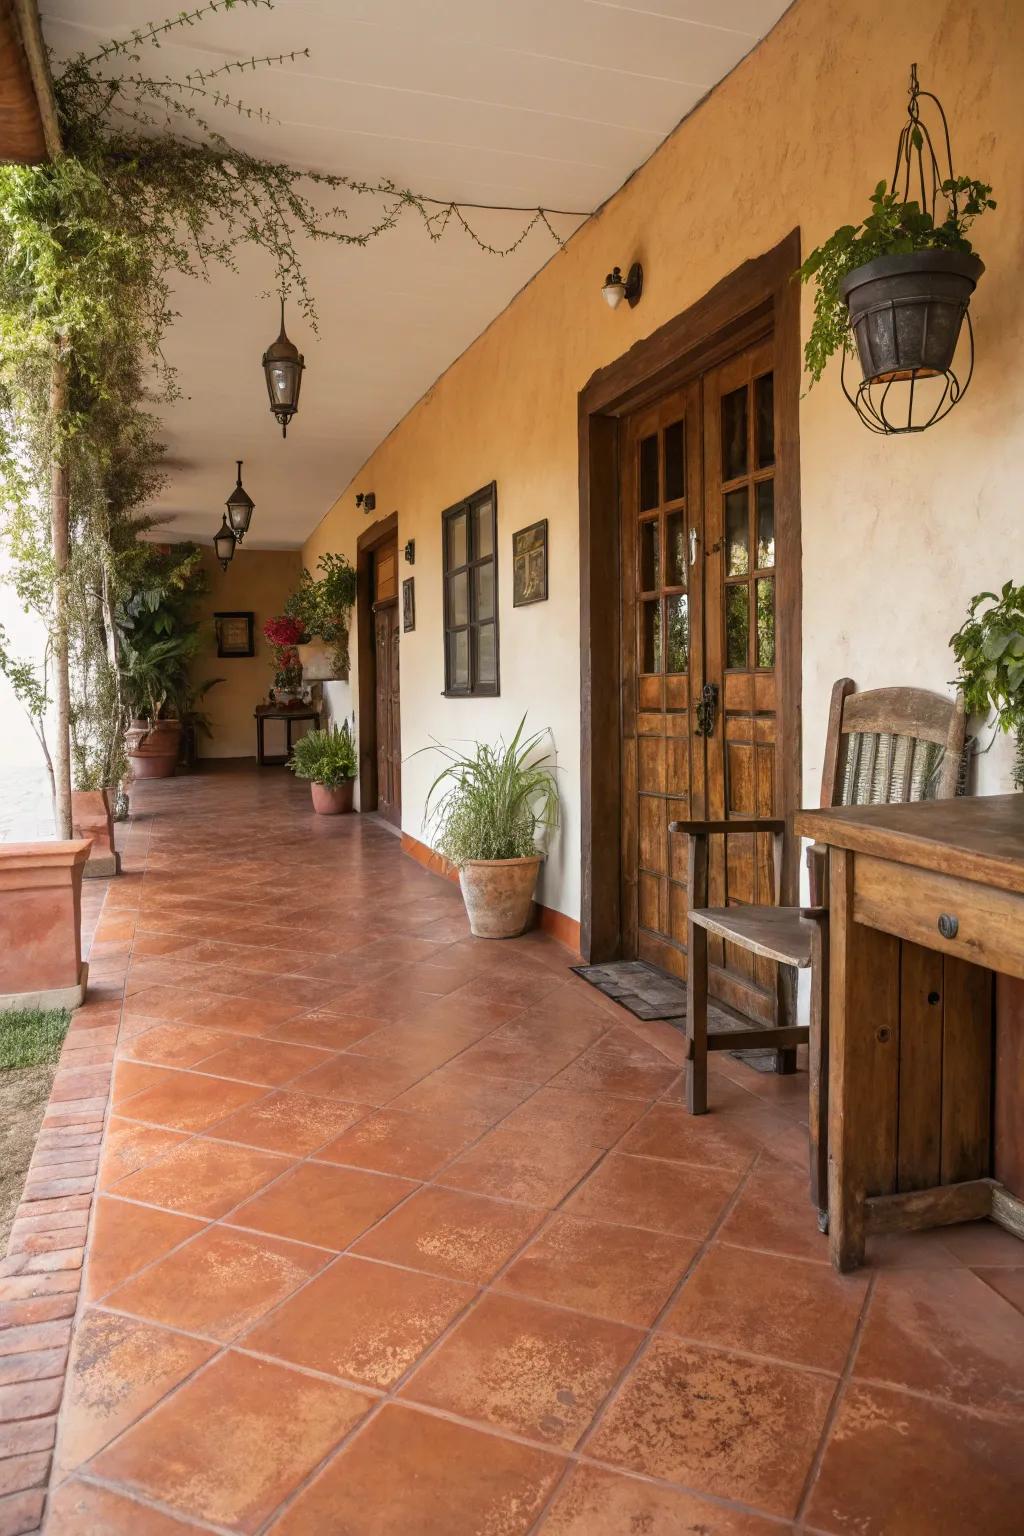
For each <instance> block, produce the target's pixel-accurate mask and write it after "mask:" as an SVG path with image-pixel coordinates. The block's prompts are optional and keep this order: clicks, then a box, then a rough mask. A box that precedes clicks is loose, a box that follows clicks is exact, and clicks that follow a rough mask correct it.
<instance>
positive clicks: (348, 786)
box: [309, 779, 355, 816]
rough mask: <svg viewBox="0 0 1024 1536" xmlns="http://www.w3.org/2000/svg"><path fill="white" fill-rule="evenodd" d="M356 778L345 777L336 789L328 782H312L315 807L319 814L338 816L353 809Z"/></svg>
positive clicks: (311, 789)
mask: <svg viewBox="0 0 1024 1536" xmlns="http://www.w3.org/2000/svg"><path fill="white" fill-rule="evenodd" d="M354 784H355V779H345V780H344V781H343V782H342V783H341V784H339V785H338V786H337V788H336V789H331V788H330V787H329V786H328V785H327V784H315V783H311V784H310V786H309V788H310V791H311V793H312V796H313V809H314V811H316V813H317V815H318V816H338V815H340V814H341V812H342V811H350V810H351V809H352V789H353V786H354Z"/></svg>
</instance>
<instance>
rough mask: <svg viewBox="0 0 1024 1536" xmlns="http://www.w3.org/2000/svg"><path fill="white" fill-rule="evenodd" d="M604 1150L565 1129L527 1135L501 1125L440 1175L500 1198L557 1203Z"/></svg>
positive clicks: (449, 1183)
mask: <svg viewBox="0 0 1024 1536" xmlns="http://www.w3.org/2000/svg"><path fill="white" fill-rule="evenodd" d="M603 1156H604V1151H603V1148H601V1147H598V1146H592V1145H588V1143H587V1142H581V1141H579V1140H577V1139H576V1138H575V1137H572V1136H566V1135H565V1134H564V1132H553V1131H548V1133H547V1134H538V1135H537V1136H535V1137H533V1138H526V1137H524V1136H523V1134H522V1132H521V1131H517V1130H504V1129H502V1127H501V1126H499V1127H498V1129H497V1130H494V1131H489V1132H488V1134H487V1135H486V1136H484V1137H483V1138H482V1140H480V1141H478V1142H477V1143H476V1144H475V1145H474V1146H472V1147H471V1148H470V1149H469V1151H467V1152H464V1153H463V1154H462V1155H461V1156H460V1157H458V1158H456V1160H455V1162H454V1163H452V1164H451V1166H450V1167H448V1168H446V1169H445V1170H444V1173H443V1174H440V1175H439V1176H438V1180H439V1182H440V1183H442V1184H445V1185H447V1186H449V1187H450V1188H452V1189H465V1190H471V1191H473V1192H474V1193H476V1194H479V1195H493V1196H495V1197H496V1198H497V1199H500V1200H519V1201H523V1202H524V1203H525V1204H527V1205H546V1206H555V1205H557V1204H558V1203H559V1201H560V1200H563V1199H564V1198H565V1196H566V1195H567V1194H568V1193H569V1191H570V1190H572V1189H574V1188H575V1187H576V1185H577V1184H578V1183H579V1182H580V1180H581V1179H582V1178H583V1177H584V1176H585V1175H586V1174H587V1173H588V1172H589V1171H590V1169H591V1168H593V1166H594V1164H595V1163H596V1162H597V1160H598V1159H599V1158H601V1157H603Z"/></svg>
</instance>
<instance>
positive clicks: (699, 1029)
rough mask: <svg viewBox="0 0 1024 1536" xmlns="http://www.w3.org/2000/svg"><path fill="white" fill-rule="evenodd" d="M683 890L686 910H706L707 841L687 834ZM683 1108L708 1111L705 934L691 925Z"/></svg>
mask: <svg viewBox="0 0 1024 1536" xmlns="http://www.w3.org/2000/svg"><path fill="white" fill-rule="evenodd" d="M687 890H688V895H689V902H690V908H691V910H693V909H694V908H697V907H704V906H707V900H708V839H707V837H706V836H704V835H703V834H700V833H698V834H696V835H694V834H693V833H691V834H690V840H689V848H688V849H687ZM686 951H687V959H686V1033H687V1036H688V1040H687V1044H688V1045H689V1060H688V1061H687V1064H686V1107H687V1109H688V1110H689V1111H690V1114H691V1115H706V1114H707V1111H708V933H707V929H706V928H698V927H697V924H696V923H694V922H692V921H691V922H688V923H687V925H686Z"/></svg>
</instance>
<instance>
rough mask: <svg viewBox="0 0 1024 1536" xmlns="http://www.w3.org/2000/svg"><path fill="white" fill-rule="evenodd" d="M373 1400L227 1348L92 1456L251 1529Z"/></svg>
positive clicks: (103, 1471)
mask: <svg viewBox="0 0 1024 1536" xmlns="http://www.w3.org/2000/svg"><path fill="white" fill-rule="evenodd" d="M370 1401H371V1400H370V1399H368V1398H366V1397H365V1396H363V1395H362V1394H361V1393H357V1392H353V1391H352V1390H351V1389H350V1388H348V1387H343V1386H340V1385H335V1384H334V1383H333V1382H329V1381H323V1380H320V1379H318V1378H316V1377H313V1376H308V1375H305V1374H303V1373H301V1372H299V1371H293V1370H290V1369H288V1368H287V1367H285V1366H281V1365H276V1364H272V1363H271V1362H269V1361H265V1360H255V1359H253V1358H251V1357H250V1356H246V1355H239V1354H235V1353H229V1354H227V1355H224V1356H222V1357H221V1358H220V1359H219V1360H216V1361H214V1362H213V1364H212V1365H211V1366H210V1367H209V1368H208V1369H207V1370H205V1371H202V1372H200V1373H199V1374H198V1375H197V1376H196V1377H195V1379H194V1380H193V1381H191V1382H189V1383H188V1385H187V1386H185V1387H182V1388H181V1389H180V1390H179V1391H177V1392H175V1393H174V1394H173V1395H172V1396H171V1397H169V1398H168V1399H167V1400H166V1401H165V1402H163V1403H161V1404H160V1406H159V1407H158V1408H157V1409H156V1410H155V1412H153V1413H151V1414H150V1415H149V1417H148V1418H146V1419H145V1420H144V1421H143V1422H142V1423H141V1424H136V1425H135V1427H134V1428H133V1429H131V1430H129V1431H128V1433H127V1434H125V1435H122V1437H121V1439H120V1440H119V1441H118V1442H117V1444H116V1445H114V1446H111V1447H110V1448H109V1449H108V1450H107V1451H105V1452H104V1453H103V1454H102V1455H101V1456H99V1457H98V1458H97V1459H96V1461H95V1463H94V1467H95V1471H96V1472H97V1474H98V1475H99V1476H100V1477H101V1478H103V1479H105V1480H109V1481H112V1482H116V1483H122V1484H124V1485H125V1487H126V1488H128V1489H129V1490H133V1491H135V1492H138V1493H141V1494H143V1495H144V1496H145V1497H147V1498H150V1499H153V1500H155V1501H157V1502H159V1503H161V1504H163V1505H165V1506H167V1507H169V1508H170V1509H172V1510H175V1511H177V1512H178V1513H179V1514H182V1515H186V1516H194V1517H195V1518H197V1519H201V1520H207V1521H209V1522H211V1523H212V1524H216V1525H222V1526H227V1527H228V1528H229V1529H230V1530H233V1531H241V1532H245V1533H252V1532H255V1531H257V1530H258V1529H259V1527H260V1526H261V1525H262V1524H263V1523H264V1522H265V1521H266V1520H267V1519H268V1518H269V1516H270V1515H271V1514H272V1513H273V1512H274V1510H275V1509H276V1508H277V1506H278V1505H279V1504H280V1503H281V1501H282V1499H284V1498H285V1496H286V1495H287V1494H289V1493H290V1492H291V1491H292V1490H293V1489H294V1488H295V1487H296V1486H297V1485H298V1484H299V1483H300V1482H301V1481H302V1480H303V1479H304V1478H305V1477H308V1475H309V1474H310V1472H312V1471H313V1469H314V1468H315V1467H316V1466H317V1464H318V1463H319V1462H320V1461H322V1460H323V1458H324V1456H326V1454H327V1453H328V1451H330V1450H331V1448H332V1447H333V1446H334V1445H336V1444H337V1443H338V1441H339V1440H341V1439H342V1437H343V1436H344V1435H345V1434H346V1433H347V1432H348V1431H349V1430H350V1429H351V1428H352V1427H353V1425H354V1424H356V1423H357V1422H358V1421H359V1419H360V1418H361V1417H362V1416H363V1414H364V1413H365V1412H366V1410H367V1409H368V1408H369V1406H370Z"/></svg>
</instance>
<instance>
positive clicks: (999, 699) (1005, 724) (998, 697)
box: [949, 581, 1024, 789]
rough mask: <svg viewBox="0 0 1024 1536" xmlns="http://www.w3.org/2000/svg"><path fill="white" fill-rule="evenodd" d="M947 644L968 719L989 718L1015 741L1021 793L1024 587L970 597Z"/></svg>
mask: <svg viewBox="0 0 1024 1536" xmlns="http://www.w3.org/2000/svg"><path fill="white" fill-rule="evenodd" d="M984 604H987V605H988V606H987V607H983V605H984ZM949 643H950V646H951V647H952V651H953V655H954V656H955V657H956V660H957V664H958V666H959V669H960V670H959V672H958V673H957V676H956V679H955V681H956V682H957V683H958V684H959V686H960V687H961V688H962V689H963V693H964V704H965V705H966V707H967V711H968V713H969V714H972V715H988V714H989V713H990V711H991V712H994V714H995V717H996V729H997V730H999V731H1008V732H1009V731H1012V732H1013V733H1014V735H1015V736H1016V738H1017V755H1016V759H1015V761H1014V767H1013V782H1014V785H1015V786H1016V788H1017V789H1024V586H1020V587H1015V586H1014V584H1013V582H1012V581H1007V582H1004V583H1003V586H1002V589H1001V591H1000V592H999V593H995V592H979V593H978V595H977V597H972V598H971V601H970V603H969V604H968V606H967V618H966V619H965V620H964V622H963V624H962V625H961V626H960V628H959V629H958V630H957V632H956V634H955V635H953V636H952V637H951V639H950V642H949ZM986 750H987V749H986Z"/></svg>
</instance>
